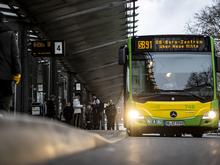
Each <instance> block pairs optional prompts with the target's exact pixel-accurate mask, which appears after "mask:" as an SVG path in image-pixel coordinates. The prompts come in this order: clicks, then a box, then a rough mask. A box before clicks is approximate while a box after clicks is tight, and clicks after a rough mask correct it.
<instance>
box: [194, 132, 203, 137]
mask: <svg viewBox="0 0 220 165" xmlns="http://www.w3.org/2000/svg"><path fill="white" fill-rule="evenodd" d="M192 136H193V137H195V138H201V137H202V136H203V133H202V132H198V133H192Z"/></svg>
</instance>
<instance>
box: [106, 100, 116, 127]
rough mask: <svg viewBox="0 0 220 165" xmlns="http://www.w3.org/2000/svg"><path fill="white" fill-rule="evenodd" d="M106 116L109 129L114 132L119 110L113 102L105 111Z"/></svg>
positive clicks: (110, 102)
mask: <svg viewBox="0 0 220 165" xmlns="http://www.w3.org/2000/svg"><path fill="white" fill-rule="evenodd" d="M105 114H106V117H107V129H108V130H114V128H115V118H116V114H117V110H116V107H115V105H114V103H113V101H112V100H110V101H109V105H108V106H107V107H106V109H105Z"/></svg>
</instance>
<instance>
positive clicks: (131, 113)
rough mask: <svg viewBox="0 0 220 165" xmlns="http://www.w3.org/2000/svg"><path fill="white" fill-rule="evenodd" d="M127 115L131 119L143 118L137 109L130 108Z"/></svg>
mask: <svg viewBox="0 0 220 165" xmlns="http://www.w3.org/2000/svg"><path fill="white" fill-rule="evenodd" d="M128 117H129V119H131V120H135V119H144V116H143V115H140V113H139V112H138V111H137V110H130V111H129V112H128Z"/></svg>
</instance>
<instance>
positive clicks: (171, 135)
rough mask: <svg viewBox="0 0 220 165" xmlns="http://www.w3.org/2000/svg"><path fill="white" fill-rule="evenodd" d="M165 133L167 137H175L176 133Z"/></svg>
mask: <svg viewBox="0 0 220 165" xmlns="http://www.w3.org/2000/svg"><path fill="white" fill-rule="evenodd" d="M165 135H166V136H167V137H174V135H175V134H174V133H166V134H165Z"/></svg>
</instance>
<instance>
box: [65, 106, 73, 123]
mask: <svg viewBox="0 0 220 165" xmlns="http://www.w3.org/2000/svg"><path fill="white" fill-rule="evenodd" d="M63 117H64V119H65V121H66V123H67V124H71V121H72V119H73V108H72V106H71V104H70V102H67V103H66V106H65V107H64V109H63Z"/></svg>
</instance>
